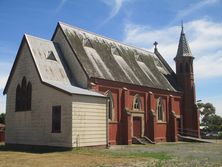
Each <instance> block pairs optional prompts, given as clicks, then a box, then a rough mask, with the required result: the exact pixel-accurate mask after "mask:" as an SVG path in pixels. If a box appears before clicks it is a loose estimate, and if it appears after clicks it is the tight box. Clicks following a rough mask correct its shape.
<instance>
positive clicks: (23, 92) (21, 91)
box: [15, 77, 32, 111]
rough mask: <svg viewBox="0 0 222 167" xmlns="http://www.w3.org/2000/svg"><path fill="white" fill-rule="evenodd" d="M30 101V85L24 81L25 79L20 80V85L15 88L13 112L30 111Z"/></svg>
mask: <svg viewBox="0 0 222 167" xmlns="http://www.w3.org/2000/svg"><path fill="white" fill-rule="evenodd" d="M31 100H32V85H31V83H30V82H28V84H27V81H26V78H25V77H23V78H22V84H21V86H20V84H18V86H17V88H16V100H15V101H16V102H15V103H16V104H15V111H27V110H31Z"/></svg>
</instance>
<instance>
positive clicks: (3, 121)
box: [0, 113, 5, 124]
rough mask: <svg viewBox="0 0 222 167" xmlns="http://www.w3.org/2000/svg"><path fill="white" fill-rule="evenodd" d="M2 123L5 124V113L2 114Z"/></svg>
mask: <svg viewBox="0 0 222 167" xmlns="http://www.w3.org/2000/svg"><path fill="white" fill-rule="evenodd" d="M0 123H2V124H5V113H1V114H0Z"/></svg>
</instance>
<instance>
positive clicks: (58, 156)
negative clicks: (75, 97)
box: [0, 143, 222, 167]
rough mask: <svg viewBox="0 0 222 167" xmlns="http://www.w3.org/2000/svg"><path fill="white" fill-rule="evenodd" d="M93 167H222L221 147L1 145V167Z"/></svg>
mask: <svg viewBox="0 0 222 167" xmlns="http://www.w3.org/2000/svg"><path fill="white" fill-rule="evenodd" d="M75 166H76V167H90V166H92V167H94V166H101V167H102V166H103V167H109V166H121V167H124V166H134V167H142V166H144V167H145V166H169V167H171V166H188V167H190V166H201V167H202V166H218V167H219V166H222V144H219V143H217V144H203V143H177V144H175V143H165V144H156V145H146V146H141V145H132V146H114V147H111V148H110V149H101V148H99V149H95V148H83V149H80V150H71V151H60V152H58V151H57V152H56V151H54V152H51V151H49V150H41V151H40V152H39V151H38V150H34V151H33V150H19V151H18V150H17V151H15V150H14V151H12V150H9V149H7V148H6V147H5V146H3V145H2V146H0V167H75Z"/></svg>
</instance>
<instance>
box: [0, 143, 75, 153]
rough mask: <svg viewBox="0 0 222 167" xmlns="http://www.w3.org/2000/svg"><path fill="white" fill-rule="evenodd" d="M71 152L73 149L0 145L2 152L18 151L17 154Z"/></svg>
mask: <svg viewBox="0 0 222 167" xmlns="http://www.w3.org/2000/svg"><path fill="white" fill-rule="evenodd" d="M70 150H72V148H66V147H50V146H31V145H17V144H9V145H8V144H6V145H0V151H16V152H26V153H36V154H43V153H53V152H64V151H70Z"/></svg>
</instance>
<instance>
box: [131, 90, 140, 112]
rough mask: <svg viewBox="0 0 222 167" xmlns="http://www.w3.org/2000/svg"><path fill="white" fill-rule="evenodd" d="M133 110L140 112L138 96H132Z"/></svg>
mask: <svg viewBox="0 0 222 167" xmlns="http://www.w3.org/2000/svg"><path fill="white" fill-rule="evenodd" d="M133 109H134V110H141V100H140V96H139V95H138V94H137V95H135V96H134V99H133Z"/></svg>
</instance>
